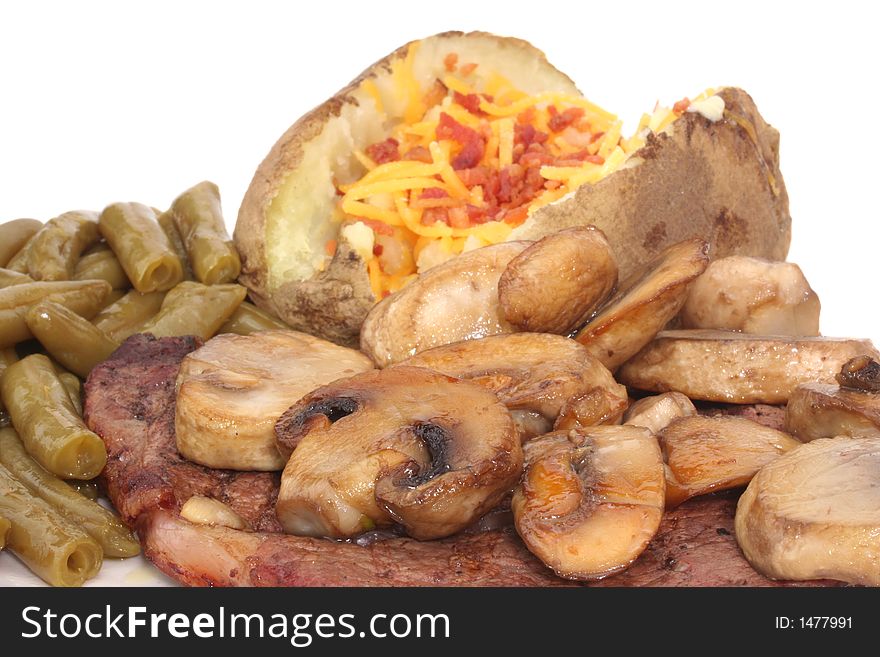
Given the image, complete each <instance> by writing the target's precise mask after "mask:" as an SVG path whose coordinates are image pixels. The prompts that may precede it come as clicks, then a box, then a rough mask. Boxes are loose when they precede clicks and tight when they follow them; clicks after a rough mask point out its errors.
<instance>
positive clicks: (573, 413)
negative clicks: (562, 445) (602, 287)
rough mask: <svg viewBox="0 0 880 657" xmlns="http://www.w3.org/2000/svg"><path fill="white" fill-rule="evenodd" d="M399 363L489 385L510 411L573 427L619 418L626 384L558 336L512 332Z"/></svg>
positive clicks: (581, 346) (592, 358)
mask: <svg viewBox="0 0 880 657" xmlns="http://www.w3.org/2000/svg"><path fill="white" fill-rule="evenodd" d="M402 365H405V366H415V367H427V368H430V369H433V370H437V371H438V372H443V373H444V374H447V375H449V376H454V377H456V378H460V379H467V380H469V381H471V382H473V383H477V384H479V385H480V386H482V387H484V388H487V389H488V390H491V391H492V392H494V393H495V394H496V395H498V399H499V400H500V401H501V402H502V403H503V404H504V405H505V406H507V408H508V409H510V410H511V411H527V412H534V413H539V414H540V415H542V416H543V417H544V418H545V419H546V420H548V421H549V422H550V423H551V424H552V423H557V428H560V427H559V425H560V424H561V425H564V426H562V428H572V427H574V426H576V425H578V424H579V425H581V426H591V425H594V424H602V423H610V422H614V421H616V420H618V419H619V418H620V416H621V415H622V414H623V411H624V410H626V406H627V403H628V399H627V393H626V388H625V387H624V386H622V385H620V384H619V383H617V382H616V381H615V380H614V377H613V376H612V375H611V372H609V371H608V369H607V368H605V366H604V365H602V363H600V362H599V361H598V360H597V359H596V358H594V357H593V356H591V355H590V353H589V352H588V351H587V349H586V348H585V347H584V346H583V345H581V344H579V343H577V342H575V341H574V340H571V339H570V338H565V337H562V336H560V335H551V334H548V333H512V334H507V335H495V336H490V337H486V338H481V339H479V340H466V341H464V342H457V343H455V344H450V345H444V346H442V347H435V348H434V349H429V350H427V351H423V352H421V353H419V354H416V355H415V356H413V357H412V358H409V359H407V360H405V361H404V362H403V363H402Z"/></svg>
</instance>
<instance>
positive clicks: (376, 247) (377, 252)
mask: <svg viewBox="0 0 880 657" xmlns="http://www.w3.org/2000/svg"><path fill="white" fill-rule="evenodd" d="M384 250H385V248H384V247H383V246H382V245H381V244H374V245H373V255H374V256H376V257H379V256H380V255H382V251H384Z"/></svg>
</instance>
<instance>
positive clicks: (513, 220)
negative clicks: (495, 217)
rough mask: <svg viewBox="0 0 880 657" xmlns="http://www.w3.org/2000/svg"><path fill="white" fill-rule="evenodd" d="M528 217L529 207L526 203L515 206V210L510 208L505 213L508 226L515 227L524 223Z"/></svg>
mask: <svg viewBox="0 0 880 657" xmlns="http://www.w3.org/2000/svg"><path fill="white" fill-rule="evenodd" d="M528 218H529V208H528V207H527V206H525V205H521V206H520V207H518V208H515V209H513V210H508V211H507V212H506V213H505V214H504V223H506V224H507V225H508V226H514V227H515V226H519V225H520V224H522V223H523V222H524V221H525V220H526V219H528Z"/></svg>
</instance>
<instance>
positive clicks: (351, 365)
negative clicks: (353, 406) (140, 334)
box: [174, 330, 373, 470]
mask: <svg viewBox="0 0 880 657" xmlns="http://www.w3.org/2000/svg"><path fill="white" fill-rule="evenodd" d="M372 368H373V364H372V363H371V362H370V359H369V358H367V357H366V356H364V355H363V354H362V353H360V352H359V351H355V350H354V349H348V348H346V347H340V346H338V345H335V344H333V343H331V342H327V341H326V340H321V339H320V338H315V337H313V336H311V335H307V334H305V333H298V332H296V331H286V330H279V331H266V332H262V333H254V334H252V335H248V336H243V335H233V334H224V335H218V336H217V337H215V338H212V339H210V340H208V341H207V342H206V343H205V344H204V345H202V347H200V348H199V349H196V350H195V351H193V352H192V353H190V354H188V355H187V356H186V358H184V360H183V363H182V364H181V366H180V372H179V374H178V376H177V384H176V385H177V404H176V407H175V416H174V427H175V435H176V439H177V449H178V450H179V451H180V453H181V454H182V455H183V456H184V457H186V458H188V459H189V460H190V461H195V462H196V463H200V464H202V465H205V466H208V467H210V468H228V469H232V470H281V469H282V468H283V467H284V464H285V463H286V462H287V460H286V459H282V458H281V456H280V455H279V454H278V449H277V448H276V446H275V432H274V427H275V422H276V421H277V420H278V416H279V415H281V414H282V413H283V412H284V411H285V410H286V409H287V408H288V407H290V405H291V404H292V403H293V402H295V401H296V400H297V399H299V398H300V397H302V396H303V395H305V394H306V393H308V392H311V391H312V390H314V389H315V388H317V387H318V386H320V385H323V384H325V383H330V382H331V381H335V380H336V379H338V378H340V377H343V376H351V375H352V374H357V373H358V372H364V371H366V370H369V369H372Z"/></svg>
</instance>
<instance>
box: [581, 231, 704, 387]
mask: <svg viewBox="0 0 880 657" xmlns="http://www.w3.org/2000/svg"><path fill="white" fill-rule="evenodd" d="M708 253H709V245H708V244H707V243H706V242H704V241H703V240H700V239H690V240H685V241H684V242H679V243H678V244H673V245H672V246H670V247H669V248H668V249H666V250H665V251H663V252H662V253H660V254H659V255H658V256H657V257H655V258H654V259H653V260H651V261H650V262H648V263H647V264H646V265H645V266H644V267H643V268H642V269H641V270H640V271H638V272H636V273H635V274H633V275H631V276H630V277H629V278H628V279H627V280H625V281H623V282H622V283H621V285H620V291H619V292H618V293H617V294H616V295H615V296H614V297H613V298H612V299H611V301H609V302H608V303H607V304H606V305H605V307H604V308H602V309H601V310H600V311H599V314H598V315H596V316H595V317H594V318H593V319H592V320H590V322H589V323H588V324H587V325H586V326H585V327H584V328H582V329H581V330H580V332H579V333H578V334H577V336H575V339H576V340H577V341H578V342H580V343H582V344H583V345H585V346H586V347H587V349H589V351H590V353H591V354H593V355H594V356H595V357H596V358H598V359H599V360H600V361H602V363H603V364H604V365H605V366H606V367H607V368H608V369H610V370H612V371H614V370H615V369H617V368H618V367H619V366H620V365H621V364H622V363H624V362H625V361H627V360H629V358H630V357H632V356H634V355H635V354H636V353H637V352H638V351H639V349H641V348H642V347H644V346H645V345H646V344H648V343H649V342H650V341H651V340H652V339H653V338H654V336H655V335H657V332H658V331H660V330H661V329H663V327H664V326H666V324H668V323H669V320H671V319H672V318H673V317H675V315H676V313H678V311H679V310H680V309H681V306H682V304H683V303H684V301H685V298H686V297H687V291H688V285H689V284H690V283H691V281H693V280H694V279H695V278H696V277H697V276H699V275H700V274H702V273H703V271H704V270H705V269H706V265H707V264H708V263H709V255H708Z"/></svg>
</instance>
